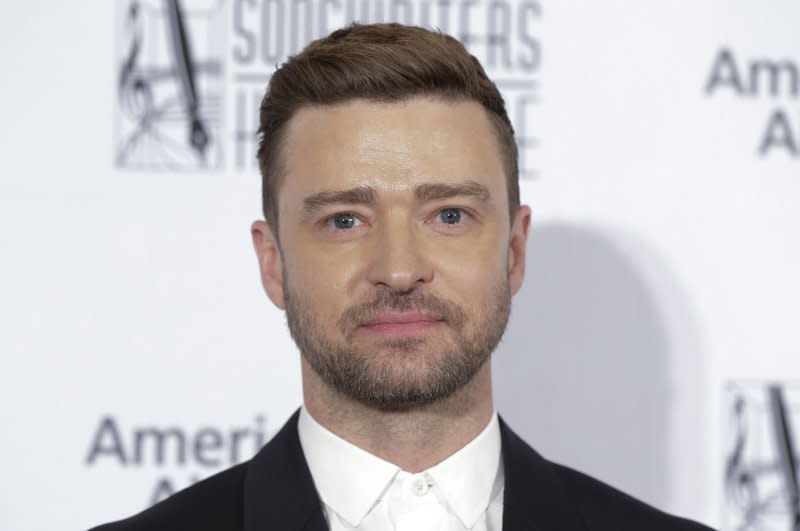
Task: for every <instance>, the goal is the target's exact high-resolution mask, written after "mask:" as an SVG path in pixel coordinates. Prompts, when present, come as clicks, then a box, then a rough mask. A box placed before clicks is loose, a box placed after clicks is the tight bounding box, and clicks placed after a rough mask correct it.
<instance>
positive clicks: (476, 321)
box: [283, 275, 511, 410]
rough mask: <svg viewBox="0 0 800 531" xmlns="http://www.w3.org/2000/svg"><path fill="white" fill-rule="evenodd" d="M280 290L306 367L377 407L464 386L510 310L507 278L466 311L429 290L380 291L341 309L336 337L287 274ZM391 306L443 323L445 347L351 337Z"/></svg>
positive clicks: (417, 340)
mask: <svg viewBox="0 0 800 531" xmlns="http://www.w3.org/2000/svg"><path fill="white" fill-rule="evenodd" d="M283 288H284V300H285V305H286V319H287V322H288V325H289V331H290V333H291V335H292V338H293V339H294V341H295V343H297V346H298V347H299V349H300V352H301V353H302V355H303V357H304V358H305V359H306V361H307V362H308V364H309V365H310V366H311V368H312V369H313V370H314V371H315V372H316V373H317V374H318V375H319V376H320V378H321V379H322V380H323V381H324V382H325V383H326V384H327V385H329V386H330V387H332V388H334V389H336V390H337V391H339V392H340V393H342V394H344V395H346V396H348V397H350V398H352V399H354V400H357V401H359V402H361V403H363V404H366V405H368V406H371V407H375V408H378V409H381V410H405V409H410V408H413V407H418V406H421V405H425V404H429V403H432V402H435V401H438V400H441V399H443V398H446V397H448V396H450V395H452V394H453V393H454V392H455V391H457V390H459V389H461V388H462V387H464V386H465V385H466V384H467V383H468V382H469V381H470V380H472V378H473V377H474V376H475V374H477V372H478V371H479V370H480V368H481V367H482V366H483V364H484V363H486V362H487V361H488V360H489V358H490V357H491V355H492V352H494V349H495V348H496V347H497V344H498V343H499V342H500V339H501V338H502V336H503V332H504V331H505V329H506V326H507V324H508V317H509V314H510V311H511V293H510V291H509V286H508V280H507V279H505V277H504V278H503V280H502V281H501V282H498V284H497V285H496V286H495V287H494V288H493V290H492V291H491V292H490V293H489V296H488V297H487V298H486V299H483V300H485V301H486V303H485V304H484V305H482V306H480V307H479V308H476V309H475V310H474V311H471V312H467V311H466V310H465V309H464V308H462V307H461V306H459V305H458V304H456V303H454V302H453V301H450V300H447V299H444V298H441V297H438V296H436V295H434V294H432V293H426V292H423V291H420V290H414V291H412V292H407V293H395V292H393V291H391V290H389V289H383V290H381V291H377V292H376V293H375V296H374V297H373V298H372V299H371V300H369V301H368V302H365V303H361V304H357V305H355V306H351V307H350V308H348V309H346V310H345V311H344V312H343V314H342V315H341V317H340V318H339V320H338V323H337V328H338V332H339V335H336V334H330V333H326V331H325V328H324V327H323V326H321V324H320V319H319V316H318V314H317V313H316V312H315V311H314V310H315V308H314V305H313V304H312V303H311V301H309V300H308V299H305V298H303V297H302V296H300V295H299V294H297V293H293V292H291V290H290V289H289V286H288V279H287V278H286V276H285V275H284V286H283ZM390 311H395V312H406V311H419V312H424V313H425V314H426V315H430V316H433V317H434V318H436V319H439V320H441V321H443V322H444V324H445V325H446V326H447V327H448V328H449V330H450V331H451V332H452V334H449V335H451V336H452V337H449V338H447V344H446V346H437V347H434V348H433V349H432V348H431V347H430V346H428V344H429V343H431V342H432V341H431V339H430V338H428V337H410V338H402V339H394V340H386V341H382V342H380V343H377V344H376V343H373V344H372V345H370V346H369V347H366V348H365V347H359V345H358V341H357V338H355V337H354V336H355V335H356V333H357V332H358V329H359V327H360V326H361V325H363V324H365V323H367V322H369V321H370V320H371V319H374V318H375V317H377V316H379V315H381V314H383V313H386V312H390ZM437 335H441V334H437ZM437 343H438V342H437Z"/></svg>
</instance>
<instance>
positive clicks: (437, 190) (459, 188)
mask: <svg viewBox="0 0 800 531" xmlns="http://www.w3.org/2000/svg"><path fill="white" fill-rule="evenodd" d="M414 196H415V197H416V198H417V200H418V201H435V200H439V199H449V198H451V197H459V196H468V197H476V198H478V199H480V200H481V201H483V202H486V201H488V200H489V199H490V197H491V193H490V192H489V189H488V188H487V187H486V186H484V185H482V184H480V183H477V182H475V181H467V182H465V183H459V184H444V183H431V184H421V185H419V186H417V187H416V188H415V189H414ZM375 198H376V194H375V190H374V189H373V188H372V187H370V186H357V187H355V188H350V189H348V190H323V191H321V192H317V193H315V194H311V195H310V196H308V197H306V198H305V199H303V210H305V212H306V213H311V212H314V211H315V210H317V209H320V208H323V207H326V206H329V205H341V204H350V205H371V204H374V203H375Z"/></svg>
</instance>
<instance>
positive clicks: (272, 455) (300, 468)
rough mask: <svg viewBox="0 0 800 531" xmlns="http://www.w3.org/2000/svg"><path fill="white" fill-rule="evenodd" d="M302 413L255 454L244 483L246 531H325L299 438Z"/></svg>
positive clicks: (288, 422) (293, 418)
mask: <svg viewBox="0 0 800 531" xmlns="http://www.w3.org/2000/svg"><path fill="white" fill-rule="evenodd" d="M298 415H299V410H298V411H296V412H295V413H294V415H292V417H291V418H290V419H289V420H288V421H287V422H286V424H285V425H284V426H283V428H282V429H281V431H279V432H278V434H277V435H275V437H273V438H272V440H271V441H270V442H269V443H267V445H266V446H264V448H262V449H261V451H259V452H258V454H256V456H255V457H254V458H253V460H252V461H251V462H250V465H249V466H248V468H247V474H246V476H245V480H244V530H245V531H269V530H277V529H280V530H281V531H284V530H286V531H294V530H296V531H301V530H302V531H326V530H327V529H328V526H327V524H326V523H325V516H324V515H323V513H322V502H321V501H320V499H319V495H318V494H317V490H316V489H315V488H314V482H313V480H312V479H311V472H309V470H308V464H306V459H305V457H304V456H303V450H302V447H301V446H300V439H299V437H298V435H297V418H298Z"/></svg>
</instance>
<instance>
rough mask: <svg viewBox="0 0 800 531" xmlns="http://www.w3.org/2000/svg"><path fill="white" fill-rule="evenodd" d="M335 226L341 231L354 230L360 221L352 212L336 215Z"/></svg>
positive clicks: (334, 217) (334, 218)
mask: <svg viewBox="0 0 800 531" xmlns="http://www.w3.org/2000/svg"><path fill="white" fill-rule="evenodd" d="M332 219H333V226H334V227H336V228H337V229H339V230H347V229H352V228H353V227H355V226H356V223H357V222H358V219H357V218H356V217H355V216H354V215H353V214H351V213H350V212H344V213H342V214H336V215H335V216H333V218H332Z"/></svg>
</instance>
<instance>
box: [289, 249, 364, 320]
mask: <svg viewBox="0 0 800 531" xmlns="http://www.w3.org/2000/svg"><path fill="white" fill-rule="evenodd" d="M284 260H285V270H286V271H287V272H288V277H287V281H288V286H287V287H288V289H289V291H290V294H294V295H296V296H298V297H302V299H303V300H304V301H305V303H306V306H308V305H310V306H311V308H309V310H311V311H313V313H314V314H315V315H317V316H319V317H320V318H322V319H324V320H325V321H331V320H335V319H337V318H338V316H339V315H341V312H342V311H343V309H344V308H345V306H346V303H347V294H348V293H349V291H350V290H351V287H352V286H353V284H354V282H355V281H356V279H357V278H358V275H359V271H358V263H359V261H358V260H357V259H355V257H353V256H352V255H346V254H344V253H333V252H330V250H329V249H327V250H322V249H320V247H319V246H315V245H295V246H293V248H291V249H286V250H285V256H284Z"/></svg>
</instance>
